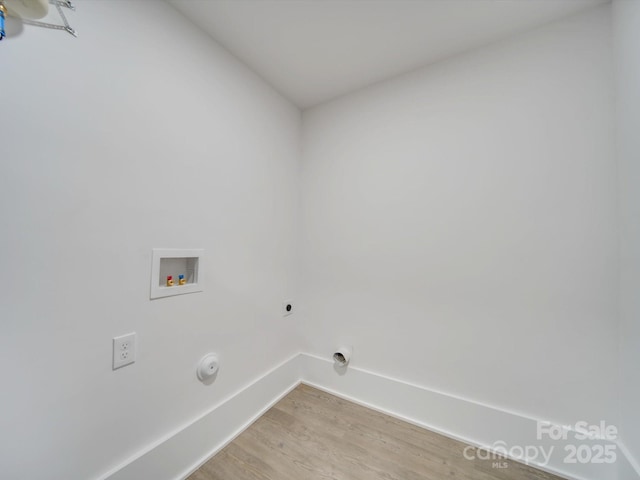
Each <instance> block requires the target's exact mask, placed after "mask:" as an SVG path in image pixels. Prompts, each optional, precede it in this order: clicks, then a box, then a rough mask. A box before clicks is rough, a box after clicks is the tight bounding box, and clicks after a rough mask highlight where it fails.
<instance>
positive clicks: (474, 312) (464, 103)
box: [298, 6, 618, 440]
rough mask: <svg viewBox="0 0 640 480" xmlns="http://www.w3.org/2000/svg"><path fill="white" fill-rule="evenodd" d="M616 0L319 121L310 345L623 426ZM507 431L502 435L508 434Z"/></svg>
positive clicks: (306, 122)
mask: <svg viewBox="0 0 640 480" xmlns="http://www.w3.org/2000/svg"><path fill="white" fill-rule="evenodd" d="M610 21H611V18H610V8H609V6H605V7H601V8H597V9H595V10H591V11H589V12H587V13H584V14H581V15H579V16H575V17H571V18H568V19H566V20H563V21H560V22H557V23H553V24H550V25H547V26H545V27H543V28H540V29H538V30H535V31H532V32H530V33H528V34H524V35H521V36H518V37H514V38H513V39H511V40H509V41H505V42H501V43H498V44H494V45H492V46H490V47H487V48H483V49H481V50H478V51H475V52H472V53H468V54H465V55H463V56H459V57H456V58H452V59H450V60H449V61H446V62H442V63H439V64H437V65H433V66H430V67H427V68H425V69H423V70H421V71H419V72H416V73H413V74H411V75H406V76H403V77H399V78H397V79H394V80H391V81H388V82H385V83H381V84H379V85H377V86H374V87H371V88H368V89H366V90H363V91H361V92H359V93H354V94H351V95H347V96H345V97H342V98H340V99H337V100H335V101H332V102H329V103H327V104H325V105H322V106H319V107H316V108H313V109H310V110H307V111H305V112H304V114H303V145H304V147H303V150H304V155H303V165H302V183H301V192H302V215H301V218H302V229H301V235H302V251H303V254H302V262H303V264H302V281H303V285H304V292H303V294H302V297H301V300H302V307H301V309H299V310H298V311H299V313H300V312H302V314H303V315H302V318H303V320H301V322H302V323H303V325H302V327H303V331H304V337H305V345H304V347H303V351H305V352H310V353H312V354H317V355H320V356H323V357H329V356H330V355H331V352H332V351H333V348H335V347H336V346H337V345H340V344H350V345H353V357H352V364H353V365H354V366H356V367H359V368H364V369H367V370H369V371H373V372H376V373H378V374H382V375H387V376H391V377H393V378H397V379H401V380H406V381H410V382H413V383H416V384H418V385H422V386H425V387H428V388H431V389H435V390H437V391H443V392H447V393H450V394H454V395H457V396H460V397H463V398H469V399H472V400H474V401H478V402H482V403H485V404H488V405H491V406H495V407H498V408H502V409H505V410H507V411H513V412H516V413H522V414H525V415H530V416H533V417H535V418H543V419H548V420H550V421H555V422H557V423H562V424H564V423H571V422H573V421H577V420H585V421H589V422H597V421H600V420H607V421H609V422H615V420H616V407H615V404H616V393H615V392H616V374H615V372H616V368H617V360H616V357H617V342H618V339H617V331H616V321H617V320H616V314H617V275H618V274H617V254H618V251H617V222H616V168H615V161H614V145H613V137H614V134H613V126H612V125H613V102H612V95H613V75H612V66H611V65H612V55H611V44H610V33H611V28H610ZM496 440H499V439H496Z"/></svg>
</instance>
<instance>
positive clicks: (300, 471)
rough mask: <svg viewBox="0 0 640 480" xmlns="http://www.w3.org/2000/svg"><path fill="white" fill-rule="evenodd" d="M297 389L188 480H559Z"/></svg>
mask: <svg viewBox="0 0 640 480" xmlns="http://www.w3.org/2000/svg"><path fill="white" fill-rule="evenodd" d="M465 447H466V444H464V443H462V442H458V441H456V440H452V439H450V438H447V437H444V436H442V435H439V434H437V433H434V432H431V431H429V430H425V429H422V428H419V427H416V426H414V425H411V424H409V423H406V422H403V421H401V420H397V419H395V418H393V417H390V416H388V415H384V414H382V413H378V412H376V411H373V410H370V409H367V408H364V407H361V406H359V405H356V404H354V403H351V402H347V401H345V400H342V399H340V398H338V397H335V396H333V395H330V394H328V393H325V392H322V391H320V390H317V389H315V388H312V387H309V386H306V385H300V386H299V387H297V388H296V389H295V390H293V391H292V392H291V393H289V394H288V395H287V396H286V397H285V398H283V399H282V400H281V401H280V402H278V403H277V404H276V405H275V406H273V408H271V409H270V410H269V411H267V412H266V413H265V414H264V415H263V416H262V417H260V418H259V419H258V420H257V421H256V422H255V423H254V424H253V425H251V426H250V427H249V428H248V429H247V430H245V431H244V432H243V433H242V434H241V435H239V436H238V437H237V438H236V439H235V440H234V441H233V442H231V443H230V444H229V445H227V446H226V447H225V448H224V449H223V450H221V451H220V452H219V453H218V454H217V455H216V456H215V457H213V458H212V459H210V460H209V461H208V462H207V463H205V464H204V465H203V466H202V467H200V469H199V470H197V471H196V472H195V473H193V474H192V475H191V476H190V477H189V479H188V480H439V479H458V480H561V479H560V477H557V476H555V475H551V474H548V473H545V472H542V471H539V470H536V469H534V468H531V467H528V466H526V465H524V464H521V463H518V462H514V461H509V460H504V459H503V460H498V461H499V462H501V463H502V462H506V464H507V465H508V467H507V468H493V462H495V461H496V460H474V461H469V460H466V459H465V458H464V456H463V450H464V448H465Z"/></svg>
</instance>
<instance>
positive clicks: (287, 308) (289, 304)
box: [282, 300, 293, 317]
mask: <svg viewBox="0 0 640 480" xmlns="http://www.w3.org/2000/svg"><path fill="white" fill-rule="evenodd" d="M292 313H293V300H285V301H284V302H282V316H283V317H286V316H287V315H291V314H292Z"/></svg>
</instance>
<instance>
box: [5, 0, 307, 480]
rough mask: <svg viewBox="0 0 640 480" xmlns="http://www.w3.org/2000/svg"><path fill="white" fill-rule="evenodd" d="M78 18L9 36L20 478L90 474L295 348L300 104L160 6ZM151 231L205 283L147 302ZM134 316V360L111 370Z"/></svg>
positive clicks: (9, 378)
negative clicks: (207, 377)
mask: <svg viewBox="0 0 640 480" xmlns="http://www.w3.org/2000/svg"><path fill="white" fill-rule="evenodd" d="M71 18H72V23H73V25H74V27H76V28H77V29H78V31H79V32H80V37H79V38H78V39H77V40H76V39H74V38H72V37H71V36H69V35H68V34H66V33H64V32H58V31H52V30H46V29H39V28H34V27H28V26H26V27H24V29H23V30H22V33H21V34H20V35H19V36H17V37H14V38H9V39H7V41H6V42H2V43H3V45H2V48H1V49H0V65H1V70H2V73H1V77H2V80H0V105H1V107H0V108H1V109H2V110H1V115H0V145H1V153H0V155H1V162H0V218H1V219H2V234H1V235H0V252H2V254H1V255H0V271H2V272H3V273H2V278H3V281H2V288H0V318H1V319H2V320H1V321H0V356H1V359H0V379H1V387H0V390H1V393H0V405H1V413H0V465H1V473H0V476H1V477H2V478H7V479H12V480H22V479H30V480H41V479H42V480H44V479H46V480H91V479H95V478H98V477H99V476H100V475H102V474H103V473H106V472H107V471H109V470H111V469H112V468H114V467H116V466H117V465H119V464H121V463H122V462H125V461H126V460H128V459H129V458H130V457H131V456H132V455H135V454H136V453H137V452H139V451H140V450H141V449H144V448H146V447H148V446H149V445H150V444H152V443H155V442H157V441H160V440H162V438H163V437H164V436H165V435H167V434H169V433H171V432H173V431H175V429H177V428H179V427H182V426H184V424H186V423H188V422H190V421H192V420H193V419H195V418H197V417H198V416H199V415H200V414H202V413H203V412H205V411H207V410H208V409H209V408H210V407H212V406H213V405H215V404H217V403H219V402H220V401H221V399H223V398H226V397H228V396H229V395H230V394H232V393H235V392H236V391H238V390H239V389H241V388H242V387H244V386H245V385H246V384H248V383H249V382H250V381H252V380H254V379H255V378H257V377H259V376H260V375H261V374H264V373H265V372H267V371H268V370H269V369H270V368H272V367H274V366H275V365H277V364H279V363H280V362H282V361H283V360H285V359H287V358H289V357H290V356H291V355H292V354H294V353H296V352H297V343H296V341H295V339H294V336H293V335H292V334H291V329H292V326H293V325H294V322H295V316H292V317H288V318H286V319H283V318H282V317H281V313H280V309H281V302H282V300H283V299H285V298H295V292H293V291H292V288H293V285H294V282H293V277H292V275H293V273H294V267H293V263H294V258H293V252H294V242H295V230H294V228H295V227H294V222H295V217H296V214H297V211H296V209H297V202H296V198H297V188H296V165H297V161H298V155H299V147H298V141H299V127H300V114H299V111H298V110H297V109H296V108H295V107H294V106H293V105H291V104H290V103H289V102H287V101H285V100H283V99H282V98H281V97H280V96H279V95H278V94H277V93H275V91H274V90H273V89H272V88H271V87H268V86H267V85H266V84H264V83H263V82H262V81H261V80H260V79H259V78H257V77H256V76H255V75H254V74H253V73H251V72H250V71H249V70H248V69H247V68H246V67H245V66H243V65H241V64H240V63H239V62H238V61H237V60H235V59H234V58H233V57H232V56H230V55H229V54H228V53H226V52H225V51H224V50H222V49H221V48H220V47H218V46H217V45H216V44H215V43H213V42H212V41H211V40H210V38H209V37H208V36H207V35H206V34H204V33H202V32H200V31H198V30H197V29H196V28H194V27H193V25H192V24H191V23H190V22H188V21H187V20H186V19H184V18H183V17H182V16H181V14H179V13H178V12H177V11H175V10H174V9H173V8H172V7H171V6H169V5H167V4H166V3H165V2H99V1H96V2H82V3H81V4H80V5H78V12H77V14H75V15H71ZM14 30H16V29H12V31H14ZM17 30H18V31H19V30H20V29H17ZM153 247H165V248H204V249H205V257H204V265H203V267H202V268H204V269H205V273H206V288H205V291H204V292H203V293H197V294H191V295H183V296H178V297H171V298H166V299H159V300H154V301H150V300H149V279H150V274H151V273H150V272H151V271H150V268H151V249H152V248H153ZM130 331H136V332H137V333H138V361H137V363H135V364H134V365H132V366H129V367H126V368H123V369H120V370H118V371H115V372H114V371H112V370H111V338H112V337H114V336H116V335H120V334H123V333H127V332H130ZM208 351H216V352H218V353H219V354H220V361H221V368H220V372H219V375H218V378H217V380H216V382H215V383H214V384H213V385H211V386H203V385H202V384H201V383H199V382H198V380H197V379H196V375H195V367H196V364H197V361H198V360H199V358H200V357H201V356H202V355H203V354H205V353H207V352H208Z"/></svg>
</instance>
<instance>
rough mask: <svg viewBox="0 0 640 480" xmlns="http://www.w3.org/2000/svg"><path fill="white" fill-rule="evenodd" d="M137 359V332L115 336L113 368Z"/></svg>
mask: <svg viewBox="0 0 640 480" xmlns="http://www.w3.org/2000/svg"><path fill="white" fill-rule="evenodd" d="M135 361H136V332H133V333H127V334H126V335H121V336H119V337H114V338H113V369H114V370H116V369H118V368H120V367H124V366H125V365H129V364H131V363H133V362H135Z"/></svg>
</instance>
